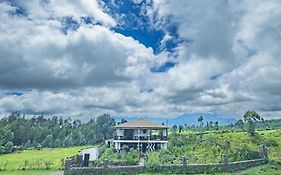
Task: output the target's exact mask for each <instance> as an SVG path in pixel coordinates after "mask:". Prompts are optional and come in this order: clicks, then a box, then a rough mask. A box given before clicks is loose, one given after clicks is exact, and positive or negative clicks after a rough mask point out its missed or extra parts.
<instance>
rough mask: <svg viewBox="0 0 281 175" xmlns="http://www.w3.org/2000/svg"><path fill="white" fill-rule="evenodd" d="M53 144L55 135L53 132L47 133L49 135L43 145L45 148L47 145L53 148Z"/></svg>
mask: <svg viewBox="0 0 281 175" xmlns="http://www.w3.org/2000/svg"><path fill="white" fill-rule="evenodd" d="M53 145H54V141H53V135H52V134H50V135H47V137H46V138H45V139H44V140H43V142H42V146H43V147H45V148H46V147H49V148H51V147H53Z"/></svg>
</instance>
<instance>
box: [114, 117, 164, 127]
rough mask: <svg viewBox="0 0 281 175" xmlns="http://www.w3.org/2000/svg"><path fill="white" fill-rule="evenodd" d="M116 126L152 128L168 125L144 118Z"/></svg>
mask: <svg viewBox="0 0 281 175" xmlns="http://www.w3.org/2000/svg"><path fill="white" fill-rule="evenodd" d="M115 128H150V129H165V128H168V127H167V126H164V125H161V124H158V123H153V122H150V121H146V120H144V119H138V120H135V121H131V122H126V123H123V124H120V125H117V126H115Z"/></svg>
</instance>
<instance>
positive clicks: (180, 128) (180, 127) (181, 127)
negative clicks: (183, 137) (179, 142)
mask: <svg viewBox="0 0 281 175" xmlns="http://www.w3.org/2000/svg"><path fill="white" fill-rule="evenodd" d="M182 130H183V126H182V125H180V126H179V133H181V132H182Z"/></svg>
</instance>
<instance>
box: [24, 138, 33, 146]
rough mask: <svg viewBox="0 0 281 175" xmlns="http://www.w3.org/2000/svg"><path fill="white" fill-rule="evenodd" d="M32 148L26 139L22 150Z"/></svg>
mask: <svg viewBox="0 0 281 175" xmlns="http://www.w3.org/2000/svg"><path fill="white" fill-rule="evenodd" d="M31 146H32V144H31V141H30V140H29V139H28V140H27V141H26V143H25V144H24V148H30V147H31Z"/></svg>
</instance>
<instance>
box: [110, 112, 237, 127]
mask: <svg viewBox="0 0 281 175" xmlns="http://www.w3.org/2000/svg"><path fill="white" fill-rule="evenodd" d="M201 115H202V116H203V118H204V120H203V122H204V123H206V122H209V121H213V122H215V121H218V122H219V125H227V124H230V123H235V121H236V119H235V118H234V117H230V116H221V115H217V114H209V113H192V114H188V113H185V114H182V115H180V116H178V117H176V118H160V117H157V118H154V117H141V118H144V119H146V120H149V121H152V122H157V123H165V124H166V125H167V124H168V126H172V125H175V124H176V125H184V124H187V125H189V126H192V125H199V123H198V120H197V119H198V117H199V116H201ZM122 118H124V119H126V120H127V121H132V120H136V119H138V118H139V117H120V116H116V117H115V120H116V122H120V121H121V119H122Z"/></svg>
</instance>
